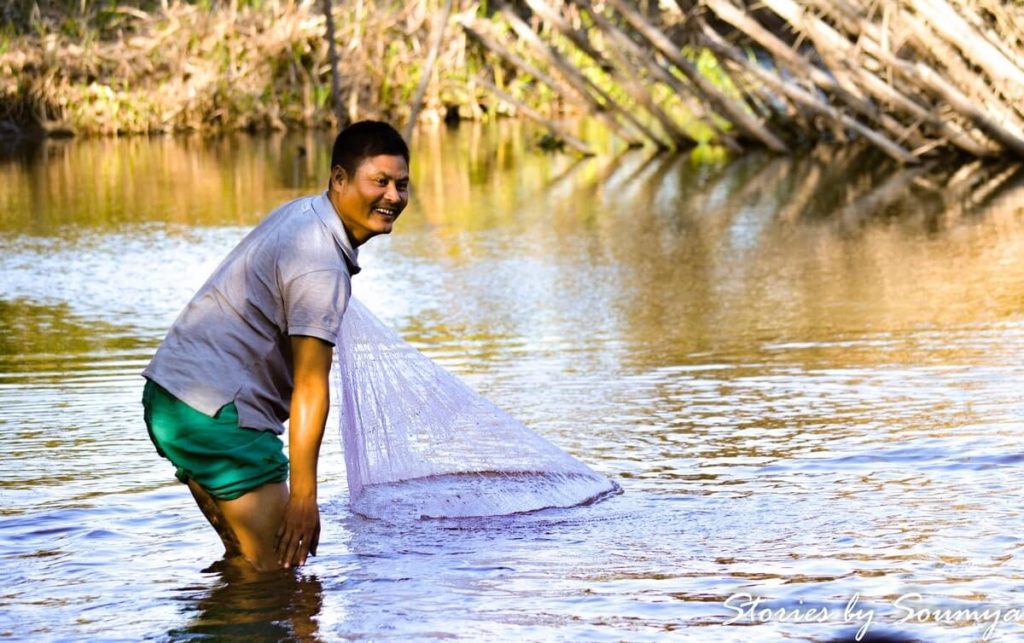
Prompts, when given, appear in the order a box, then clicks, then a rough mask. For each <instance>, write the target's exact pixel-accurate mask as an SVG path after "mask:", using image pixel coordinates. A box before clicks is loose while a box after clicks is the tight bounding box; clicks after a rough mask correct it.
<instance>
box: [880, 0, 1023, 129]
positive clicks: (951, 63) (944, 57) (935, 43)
mask: <svg viewBox="0 0 1024 643" xmlns="http://www.w3.org/2000/svg"><path fill="white" fill-rule="evenodd" d="M899 17H900V20H901V22H902V23H903V24H905V25H906V26H907V27H908V28H909V29H910V33H911V37H912V38H915V39H917V42H919V43H920V45H921V47H922V48H924V49H927V50H929V51H931V52H933V54H934V55H936V56H938V58H939V60H940V61H941V62H942V64H943V65H944V66H945V70H946V75H947V76H948V77H949V78H950V80H952V81H954V82H955V83H956V84H957V85H958V86H959V87H961V88H962V89H965V90H967V91H969V92H970V93H971V94H972V95H973V96H974V97H976V98H977V99H978V100H979V101H980V102H981V103H982V104H983V105H984V106H985V109H986V110H987V111H988V112H990V113H991V114H992V115H993V117H995V118H996V119H998V120H999V122H1001V123H1003V124H1006V125H1009V126H1011V127H1013V129H1014V130H1016V132H1017V133H1018V134H1021V133H1024V121H1022V120H1021V118H1020V117H1018V116H1017V115H1016V114H1015V113H1014V112H1013V110H1012V109H1011V108H1010V106H1012V105H1014V104H1017V111H1018V112H1020V111H1021V105H1020V104H1019V102H1015V101H1011V103H1010V106H1004V105H1003V102H1002V100H1001V99H1000V98H999V97H998V96H996V94H995V92H993V91H992V89H991V88H990V87H989V86H988V85H987V84H986V83H985V81H984V80H983V79H982V78H981V77H980V76H979V75H978V74H977V73H976V72H975V71H974V70H972V69H970V68H969V67H968V66H967V65H966V64H965V63H964V62H963V60H962V59H961V58H960V55H959V54H957V52H956V51H955V50H954V48H953V47H952V46H950V45H949V44H947V43H946V42H945V41H943V40H942V39H940V38H939V37H938V36H937V35H936V34H935V33H934V32H933V31H932V30H931V29H929V28H928V27H927V26H926V25H925V24H924V23H923V22H922V21H920V20H918V19H916V18H914V17H913V16H910V15H908V14H906V13H905V12H901V13H900V16H899ZM1022 113H1024V112H1022Z"/></svg>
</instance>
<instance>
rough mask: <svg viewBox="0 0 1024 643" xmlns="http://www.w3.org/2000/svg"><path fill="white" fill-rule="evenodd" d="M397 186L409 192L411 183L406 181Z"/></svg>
mask: <svg viewBox="0 0 1024 643" xmlns="http://www.w3.org/2000/svg"><path fill="white" fill-rule="evenodd" d="M395 187H397V188H398V189H399V190H400V191H402V192H407V191H408V190H409V184H408V183H405V182H402V183H398V184H396V186H395Z"/></svg>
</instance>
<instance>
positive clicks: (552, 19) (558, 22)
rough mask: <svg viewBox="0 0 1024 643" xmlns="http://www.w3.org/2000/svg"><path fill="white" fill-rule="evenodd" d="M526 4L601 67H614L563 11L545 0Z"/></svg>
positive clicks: (528, 0) (532, 0)
mask: <svg viewBox="0 0 1024 643" xmlns="http://www.w3.org/2000/svg"><path fill="white" fill-rule="evenodd" d="M526 5H527V6H528V7H529V8H530V10H531V11H533V13H535V14H537V15H538V16H540V17H541V18H543V19H544V21H545V22H547V23H548V24H549V25H551V26H553V27H554V28H555V29H557V30H558V31H559V32H560V33H561V34H562V35H563V36H565V37H566V38H568V39H569V41H570V42H571V43H572V44H574V45H576V47H577V48H579V49H580V51H582V52H583V53H585V54H587V55H588V56H590V58H591V59H593V60H594V62H596V63H598V64H599V65H601V69H603V70H604V71H609V70H610V69H611V67H612V65H611V63H609V62H608V61H607V60H606V59H605V57H604V55H603V54H601V52H600V51H598V50H597V48H596V47H594V45H593V43H591V42H590V39H589V38H587V35H586V34H585V33H582V32H580V31H578V30H577V29H574V28H573V26H572V25H571V24H569V21H568V20H566V19H565V18H564V17H563V16H562V14H561V13H559V12H558V11H556V10H555V9H554V8H553V7H551V6H549V5H548V4H547V2H545V1H544V0H526Z"/></svg>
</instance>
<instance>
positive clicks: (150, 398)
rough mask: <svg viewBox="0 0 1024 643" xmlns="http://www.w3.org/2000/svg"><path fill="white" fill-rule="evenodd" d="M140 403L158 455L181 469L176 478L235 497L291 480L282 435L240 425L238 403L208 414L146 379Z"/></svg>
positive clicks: (220, 496)
mask: <svg viewBox="0 0 1024 643" xmlns="http://www.w3.org/2000/svg"><path fill="white" fill-rule="evenodd" d="M142 406H143V408H144V409H145V418H146V428H148V429H149V438H150V439H151V440H152V441H153V444H154V445H156V450H157V453H159V454H160V455H162V456H163V457H165V458H167V459H168V460H170V461H171V463H172V464H173V465H174V466H175V467H176V468H177V471H176V472H175V475H176V476H177V477H178V480H181V481H182V482H188V481H189V480H190V479H191V480H195V481H196V482H197V483H199V485H200V486H201V487H202V488H203V489H206V491H208V492H209V494H210V495H211V496H213V497H214V498H218V499H220V500H233V499H235V498H237V497H239V496H241V495H242V494H244V493H247V492H249V491H252V490H253V489H255V488H256V487H259V486H260V485H263V484H266V483H268V482H284V481H285V480H287V479H288V458H287V457H285V455H284V444H283V443H282V442H281V438H279V437H278V436H277V434H275V433H273V432H271V431H258V430H255V429H246V428H242V427H239V426H238V410H237V409H236V408H235V403H234V402H231V403H230V404H227V405H225V406H223V407H221V409H220V410H219V411H217V415H215V416H213V417H210V416H209V415H206V414H204V413H201V412H199V411H197V410H195V409H193V408H192V407H191V406H189V405H187V404H185V403H184V402H182V401H181V400H179V399H178V398H176V397H174V396H173V395H171V394H170V393H168V392H167V391H165V390H164V389H163V388H162V387H161V386H160V385H159V384H156V383H155V382H152V381H150V380H146V387H145V389H143V392H142Z"/></svg>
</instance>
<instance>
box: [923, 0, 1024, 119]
mask: <svg viewBox="0 0 1024 643" xmlns="http://www.w3.org/2000/svg"><path fill="white" fill-rule="evenodd" d="M909 2H910V3H911V5H912V6H913V7H914V9H915V10H916V11H917V13H918V14H919V15H920V16H921V18H922V19H924V20H925V21H926V22H927V23H928V24H929V25H930V26H931V27H932V29H934V30H935V32H936V33H937V34H938V35H939V36H940V37H941V38H942V39H943V40H945V41H946V42H948V43H949V44H950V45H953V46H954V47H956V48H958V49H959V50H960V52H961V53H962V54H963V55H964V57H965V58H967V59H968V60H969V61H971V63H973V64H974V65H976V66H977V67H978V68H980V69H982V70H983V71H984V72H985V73H986V74H987V75H988V77H989V79H990V80H991V81H992V82H993V83H994V84H995V85H996V86H997V87H998V88H999V90H1000V92H1001V93H1002V94H1003V95H1004V96H1006V98H1007V99H1008V100H1010V101H1013V102H1019V101H1021V100H1024V70H1022V69H1020V68H1019V67H1018V66H1017V65H1015V64H1014V62H1013V61H1012V60H1010V59H1009V58H1007V57H1006V56H1004V55H1003V53H1002V52H1001V51H1000V50H999V48H997V47H995V46H993V45H992V44H991V43H989V42H988V41H987V40H986V39H985V38H983V37H981V35H980V34H978V33H977V31H975V30H974V29H973V28H972V27H971V26H970V25H969V24H967V22H966V21H965V20H964V19H963V18H961V17H960V14H958V13H957V12H956V10H954V9H953V7H951V6H949V4H947V3H946V2H945V0H909Z"/></svg>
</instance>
